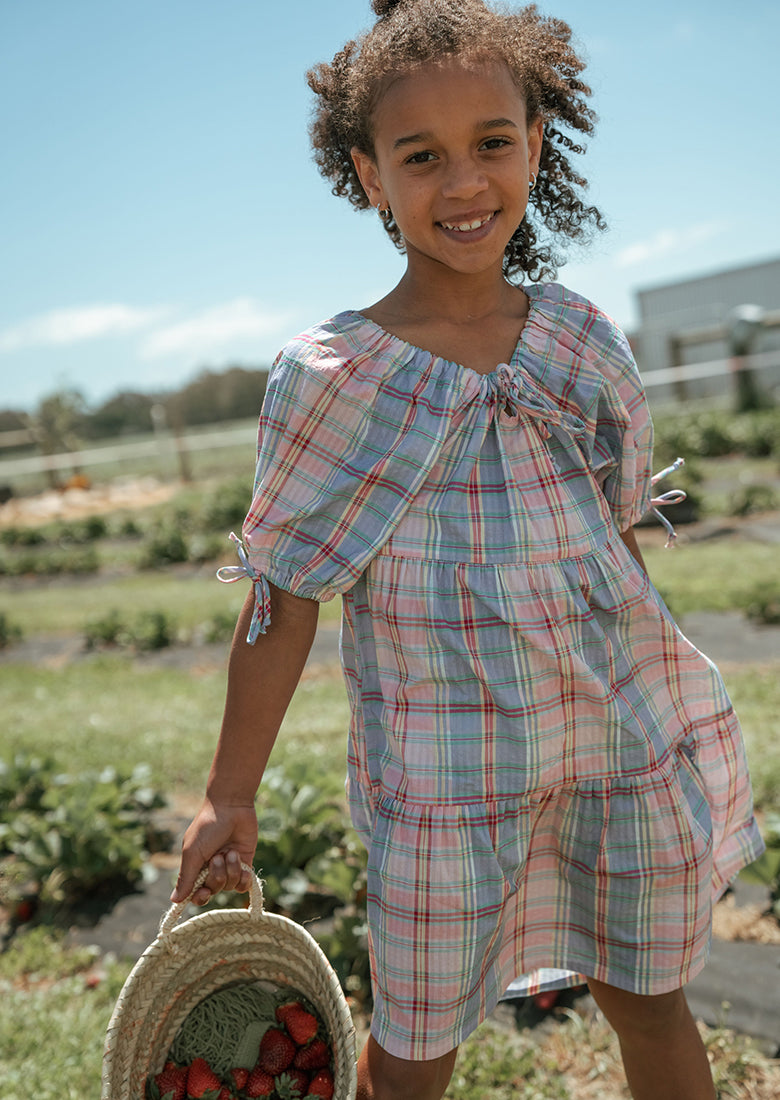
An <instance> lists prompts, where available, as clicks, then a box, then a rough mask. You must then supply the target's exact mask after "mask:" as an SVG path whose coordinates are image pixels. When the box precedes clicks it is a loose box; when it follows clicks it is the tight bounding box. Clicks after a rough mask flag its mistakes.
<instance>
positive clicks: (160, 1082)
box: [154, 1062, 187, 1100]
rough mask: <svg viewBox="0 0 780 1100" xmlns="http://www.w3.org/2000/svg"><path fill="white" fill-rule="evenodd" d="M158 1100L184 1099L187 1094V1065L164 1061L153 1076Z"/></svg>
mask: <svg viewBox="0 0 780 1100" xmlns="http://www.w3.org/2000/svg"><path fill="white" fill-rule="evenodd" d="M154 1083H155V1085H156V1086H157V1091H158V1093H159V1096H160V1100H184V1097H185V1096H186V1095H187V1067H186V1066H177V1065H176V1063H175V1062H166V1063H165V1065H164V1066H163V1068H162V1069H161V1070H160V1072H159V1073H156V1074H155V1076H154Z"/></svg>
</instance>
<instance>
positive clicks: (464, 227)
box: [439, 211, 496, 233]
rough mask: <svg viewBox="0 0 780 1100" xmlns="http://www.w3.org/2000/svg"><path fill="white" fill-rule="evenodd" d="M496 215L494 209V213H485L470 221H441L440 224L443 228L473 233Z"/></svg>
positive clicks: (456, 231)
mask: <svg viewBox="0 0 780 1100" xmlns="http://www.w3.org/2000/svg"><path fill="white" fill-rule="evenodd" d="M495 216H496V215H495V211H494V212H493V213H492V214H485V215H484V216H483V217H481V218H472V219H471V221H468V222H439V225H440V226H441V227H442V229H450V230H453V231H454V232H455V233H473V232H474V230H475V229H481V228H482V226H483V225H487V223H488V222H489V221H492V220H493V218H494V217H495Z"/></svg>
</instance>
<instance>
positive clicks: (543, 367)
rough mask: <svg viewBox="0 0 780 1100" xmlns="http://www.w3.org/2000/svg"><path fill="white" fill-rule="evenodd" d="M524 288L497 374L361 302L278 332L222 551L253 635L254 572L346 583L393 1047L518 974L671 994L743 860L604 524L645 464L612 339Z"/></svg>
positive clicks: (662, 613) (733, 762)
mask: <svg viewBox="0 0 780 1100" xmlns="http://www.w3.org/2000/svg"><path fill="white" fill-rule="evenodd" d="M525 291H526V293H527V295H528V297H529V314H528V319H527V321H526V324H525V326H524V328H523V331H522V333H521V336H520V339H519V341H518V344H517V347H516V349H515V352H514V354H513V356H512V358H511V361H510V362H509V363H506V364H500V365H498V366H497V368H496V370H495V371H493V372H491V373H489V374H479V373H477V372H475V371H473V370H470V369H468V368H465V367H462V366H460V365H458V364H457V363H453V362H450V361H448V360H446V359H443V358H441V357H439V356H436V355H434V354H432V353H431V352H429V351H425V350H423V349H421V348H418V347H415V346H413V345H410V344H408V343H407V342H405V341H404V340H402V339H400V338H399V337H397V336H394V335H392V334H390V333H388V332H386V331H385V330H384V329H382V328H381V327H379V326H378V325H377V324H375V323H374V322H372V321H370V320H368V319H367V318H366V317H364V316H363V315H362V314H360V313H359V312H356V311H353V310H348V311H346V312H344V313H340V314H338V315H337V316H336V317H334V318H332V319H330V320H328V321H325V322H324V323H322V324H320V325H317V326H315V327H313V328H311V329H309V330H307V331H306V332H304V333H303V334H302V335H300V336H299V337H297V338H296V339H295V340H293V341H292V342H291V343H290V344H288V345H287V347H285V348H284V349H283V351H282V352H281V353H280V355H279V357H278V358H277V360H276V362H275V364H274V367H273V369H272V372H271V375H270V378H269V384H268V390H267V393H266V398H265V402H264V406H263V411H262V413H261V417H260V429H259V439H258V462H257V469H256V480H255V491H254V498H253V501H252V505H251V508H250V510H249V513H248V515H247V518H246V521H245V523H244V526H243V532H242V538H241V540H236V541H238V542H239V553H240V557H241V560H242V563H243V569H244V571H245V572H246V573H247V574H248V575H249V576H250V577H251V578H252V580H253V582H254V586H255V613H254V617H253V620H252V626H251V629H250V633H249V639H248V640H249V641H250V642H251V641H253V640H254V639H255V638H256V636H257V634H258V632H264V631H265V629H266V628H267V626H268V625H269V621H270V601H269V589H268V582H269V581H270V582H271V583H273V584H274V585H277V586H279V587H280V588H282V589H285V590H287V591H289V592H291V593H294V594H295V595H298V596H303V597H307V598H310V599H315V600H319V601H322V600H328V599H331V598H332V597H333V596H335V595H336V594H337V593H339V594H341V595H342V597H343V614H342V630H341V657H342V664H343V668H344V674H345V679H346V685H347V691H348V695H349V700H350V704H351V724H350V730H349V740H348V751H347V774H348V779H347V787H348V795H349V803H350V808H351V814H352V820H353V822H354V825H355V827H356V829H357V830H358V832H359V833H360V835H361V837H362V838H363V840H364V842H365V844H366V846H367V849H368V902H367V904H368V928H369V951H370V956H371V966H372V981H373V991H374V1015H373V1020H372V1032H373V1034H374V1036H375V1038H376V1039H377V1041H378V1042H379V1043H380V1045H381V1046H382V1047H384V1048H385V1049H386V1050H388V1051H389V1052H390V1053H392V1054H394V1055H396V1056H398V1057H401V1058H407V1059H417V1060H426V1059H430V1058H435V1057H438V1056H439V1055H442V1054H444V1053H446V1052H447V1051H449V1050H451V1049H452V1048H453V1047H454V1046H456V1045H457V1044H458V1043H459V1042H460V1041H461V1040H462V1039H463V1038H465V1037H466V1036H467V1035H468V1034H469V1033H470V1032H471V1031H472V1030H473V1029H474V1028H475V1027H476V1026H477V1025H478V1024H479V1023H480V1022H481V1020H483V1019H484V1018H485V1016H487V1015H488V1014H489V1013H490V1012H491V1011H492V1009H493V1008H494V1007H495V1005H496V1003H497V1002H498V1001H499V1000H500V999H501V997H502V996H505V995H506V994H507V991H508V990H509V991H510V992H512V993H514V994H519V993H533V992H536V991H540V990H542V989H545V988H551V987H556V986H563V985H567V984H577V983H580V982H582V981H583V980H585V979H587V978H590V977H592V978H595V979H597V980H599V981H602V982H607V983H610V984H612V985H615V986H618V987H620V988H621V989H625V990H630V991H633V992H636V993H640V994H657V993H663V992H667V991H670V990H673V989H676V988H678V987H680V986H682V985H684V984H685V983H686V982H687V981H688V980H689V979H690V978H691V977H693V975H694V974H695V973H696V972H697V971H699V970H700V969H701V967H702V966H703V965H704V963H705V961H706V958H707V954H708V950H709V943H710V935H711V909H712V904H713V901H714V900H715V899H716V898H717V897H718V896H719V895H720V894H721V893H722V892H723V890H724V889H725V888H726V886H727V884H728V882H729V880H730V879H731V878H732V877H733V876H734V875H735V874H736V873H737V872H738V871H739V870H740V868H741V867H743V866H744V865H745V864H747V863H749V862H751V861H752V860H753V859H755V858H756V857H757V856H758V855H759V854H760V852H761V850H762V843H761V839H760V834H759V832H758V829H757V827H756V823H755V820H754V818H753V810H752V796H751V789H750V781H749V776H748V771H747V766H746V760H745V753H744V747H743V741H742V735H741V732H740V728H739V725H738V722H737V719H736V717H735V714H734V711H733V709H732V706H731V703H730V701H729V698H728V695H727V693H726V691H725V688H724V686H723V683H722V680H721V678H720V676H719V674H718V672H717V670H716V669H715V667H714V665H713V664H712V663H711V662H710V661H709V660H708V658H707V657H705V656H704V655H703V654H701V653H700V652H699V651H698V650H697V649H696V648H695V647H694V646H693V645H692V643H691V642H690V641H688V639H687V638H685V636H684V635H683V634H682V633H681V632H680V630H679V629H678V627H677V626H676V625H675V623H674V622H673V620H672V619H671V616H670V615H669V612H668V611H667V609H666V607H665V605H664V603H663V601H662V600H661V598H660V597H659V596H658V594H657V592H656V591H655V589H654V588H653V586H652V584H651V583H650V581H649V580H648V579H647V577H646V576H645V574H644V572H643V570H642V569H641V568H640V567H639V565H638V564H637V563H636V561H635V560H634V558H633V557H632V555H631V554H630V553H629V551H628V550H627V549H626V547H625V545H624V543H623V541H622V540H621V538H620V532H621V531H624V530H626V529H627V528H629V527H630V526H632V525H633V524H634V523H636V522H637V521H638V520H639V519H640V518H641V517H642V515H643V514H644V513H645V512H646V511H647V509H648V507H649V501H650V477H651V451H652V426H651V421H650V417H649V413H648V409H647V403H646V400H645V396H644V392H643V389H642V385H641V382H640V379H639V375H638V372H637V369H636V366H635V364H634V361H633V357H632V355H631V352H630V349H629V347H628V343H627V341H626V339H625V337H624V336H623V335H622V333H621V332H620V331H619V329H617V328H616V326H615V325H614V323H613V322H612V321H611V320H610V319H609V318H608V317H607V316H606V315H605V314H603V313H602V312H600V311H599V310H598V309H597V308H596V307H595V306H593V305H592V304H591V303H590V302H588V301H587V300H586V299H584V298H582V297H580V296H578V295H576V294H573V293H572V292H570V291H568V290H566V289H565V288H564V287H562V286H560V285H559V284H555V283H546V284H534V285H530V286H528V287H527V288H525ZM233 537H234V538H235V536H233Z"/></svg>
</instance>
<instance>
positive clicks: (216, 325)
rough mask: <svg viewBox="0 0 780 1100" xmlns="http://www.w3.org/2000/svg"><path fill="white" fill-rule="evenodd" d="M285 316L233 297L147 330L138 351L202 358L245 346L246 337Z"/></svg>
mask: <svg viewBox="0 0 780 1100" xmlns="http://www.w3.org/2000/svg"><path fill="white" fill-rule="evenodd" d="M287 319H288V318H287V314H285V313H269V312H268V311H267V310H263V309H261V307H260V306H259V305H258V304H257V303H256V302H254V301H253V300H252V299H251V298H235V299H234V300H233V301H232V302H224V303H222V304H221V305H218V306H212V308H211V309H206V310H203V312H202V313H199V314H196V315H195V316H193V317H189V318H187V319H186V320H183V321H179V322H177V323H176V324H171V325H167V326H165V327H163V328H159V329H157V330H156V331H154V332H152V333H150V334H149V335H148V336H147V337H146V338H145V340H144V341H143V344H142V346H141V355H142V356H143V358H144V359H158V358H160V357H162V356H166V355H174V354H184V355H187V356H189V357H191V358H202V357H203V356H204V355H205V354H209V353H211V354H213V353H214V352H220V351H221V352H225V351H237V350H239V349H243V350H248V349H247V348H246V342H247V341H255V340H257V339H258V338H259V337H263V336H268V335H270V334H272V333H274V332H275V331H277V330H279V329H281V328H282V327H283V326H284V325H285V323H286V321H287Z"/></svg>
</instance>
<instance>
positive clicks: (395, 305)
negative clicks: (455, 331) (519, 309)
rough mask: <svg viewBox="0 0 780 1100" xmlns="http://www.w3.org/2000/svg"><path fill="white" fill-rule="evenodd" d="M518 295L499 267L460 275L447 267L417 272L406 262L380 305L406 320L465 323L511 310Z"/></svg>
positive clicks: (414, 267) (416, 269)
mask: <svg viewBox="0 0 780 1100" xmlns="http://www.w3.org/2000/svg"><path fill="white" fill-rule="evenodd" d="M439 266H441V265H439ZM518 293H519V292H518V289H517V287H514V286H512V285H511V284H510V283H508V282H507V281H506V279H505V278H504V275H503V272H502V270H501V268H500V267H499V268H498V269H491V270H489V271H484V272H479V273H477V274H462V273H460V272H457V271H452V270H450V269H449V268H443V269H442V270H441V271H429V270H426V271H420V270H419V269H418V266H417V265H414V264H411V263H410V264H409V265H408V266H407V269H406V271H405V273H404V275H403V277H402V278H401V280H400V282H399V283H398V285H397V286H396V287H395V289H394V290H392V291H391V292H390V293H389V294H388V295H387V297H386V298H385V299H384V304H385V305H386V306H387V307H388V308H391V309H392V310H393V312H398V313H402V314H404V315H405V316H406V317H407V318H409V319H410V320H411V319H415V320H420V321H422V320H428V319H433V318H435V319H438V320H440V321H449V322H451V323H453V324H458V323H466V324H468V323H469V322H473V321H479V320H484V319H487V318H489V317H491V316H492V315H494V314H496V313H505V312H507V310H511V309H512V306H513V304H514V303H515V302H516V300H517V295H518Z"/></svg>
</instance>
